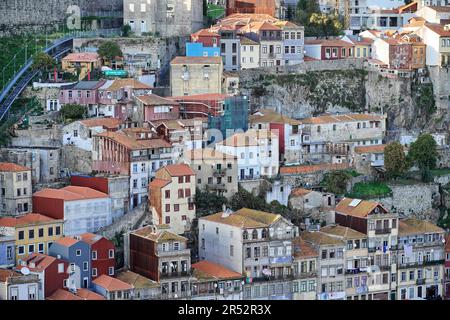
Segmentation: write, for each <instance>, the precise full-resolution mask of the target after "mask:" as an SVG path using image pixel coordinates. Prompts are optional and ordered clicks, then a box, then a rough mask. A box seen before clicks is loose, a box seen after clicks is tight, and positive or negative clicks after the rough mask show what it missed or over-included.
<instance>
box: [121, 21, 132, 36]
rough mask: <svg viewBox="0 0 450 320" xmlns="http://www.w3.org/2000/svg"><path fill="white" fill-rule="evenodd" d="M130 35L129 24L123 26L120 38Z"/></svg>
mask: <svg viewBox="0 0 450 320" xmlns="http://www.w3.org/2000/svg"><path fill="white" fill-rule="evenodd" d="M131 34H132V32H131V26H130V25H129V24H125V25H124V26H123V27H122V36H124V37H129V36H130V35H131Z"/></svg>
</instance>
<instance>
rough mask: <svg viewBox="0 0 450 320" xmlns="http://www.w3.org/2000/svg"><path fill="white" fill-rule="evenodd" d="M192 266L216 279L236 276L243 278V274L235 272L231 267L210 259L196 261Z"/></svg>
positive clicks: (234, 277)
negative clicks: (228, 267)
mask: <svg viewBox="0 0 450 320" xmlns="http://www.w3.org/2000/svg"><path fill="white" fill-rule="evenodd" d="M192 268H193V269H195V270H198V271H201V272H202V273H204V274H206V275H208V276H210V277H213V278H215V279H220V280H225V279H236V278H242V277H243V275H242V274H240V273H238V272H234V271H232V270H230V269H227V268H225V267H224V266H222V265H219V264H216V263H214V262H210V261H206V260H203V261H199V262H197V263H194V264H193V265H192Z"/></svg>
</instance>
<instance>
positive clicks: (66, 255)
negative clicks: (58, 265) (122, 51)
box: [49, 241, 92, 288]
mask: <svg viewBox="0 0 450 320" xmlns="http://www.w3.org/2000/svg"><path fill="white" fill-rule="evenodd" d="M77 253H78V254H77ZM49 255H51V256H52V257H57V256H58V255H60V256H61V259H63V260H66V261H67V262H69V264H71V263H73V264H75V266H76V269H77V270H79V277H77V279H76V284H77V288H78V287H80V288H90V287H91V280H92V277H91V275H92V273H91V249H90V246H89V244H87V243H85V242H83V241H77V242H76V243H74V244H73V245H71V246H64V245H62V244H60V243H58V242H57V241H56V242H54V243H53V244H52V246H51V247H50V249H49ZM86 263H87V270H86V268H85V267H86ZM77 272H78V271H77ZM85 280H86V281H85Z"/></svg>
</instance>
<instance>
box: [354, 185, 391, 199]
mask: <svg viewBox="0 0 450 320" xmlns="http://www.w3.org/2000/svg"><path fill="white" fill-rule="evenodd" d="M391 192H392V190H391V188H389V187H388V186H387V185H386V184H385V183H382V182H367V183H366V182H358V183H355V185H354V186H353V189H352V192H350V193H349V194H347V197H350V198H357V199H370V198H378V197H385V196H387V195H389V194H391Z"/></svg>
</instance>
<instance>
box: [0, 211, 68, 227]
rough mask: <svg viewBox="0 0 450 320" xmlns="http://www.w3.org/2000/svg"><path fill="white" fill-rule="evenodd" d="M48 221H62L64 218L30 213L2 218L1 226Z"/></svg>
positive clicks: (26, 224)
mask: <svg viewBox="0 0 450 320" xmlns="http://www.w3.org/2000/svg"><path fill="white" fill-rule="evenodd" d="M48 222H62V220H56V219H53V218H50V217H47V216H45V215H43V214H39V213H28V214H25V215H23V216H17V217H4V218H0V226H3V227H19V226H28V225H33V224H41V223H42V224H45V223H48Z"/></svg>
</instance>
